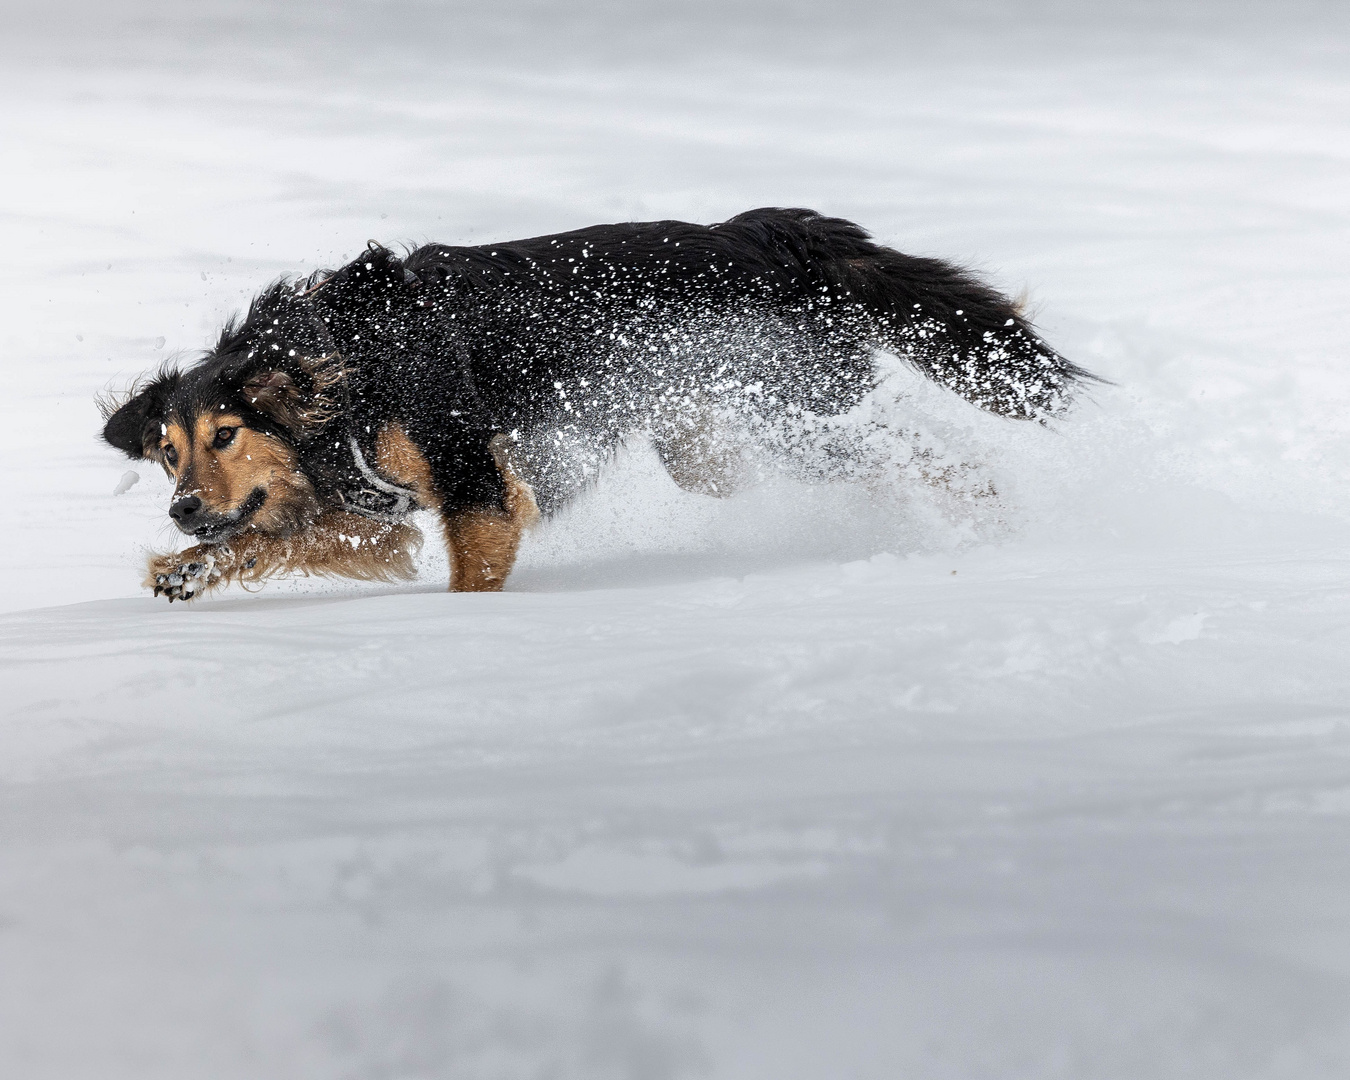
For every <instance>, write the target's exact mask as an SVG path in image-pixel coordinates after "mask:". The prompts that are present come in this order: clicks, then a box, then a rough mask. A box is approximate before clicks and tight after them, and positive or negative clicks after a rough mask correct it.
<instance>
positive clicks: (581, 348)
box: [104, 209, 1093, 512]
mask: <svg viewBox="0 0 1350 1080" xmlns="http://www.w3.org/2000/svg"><path fill="white" fill-rule="evenodd" d="M877 348H880V349H883V350H886V351H889V352H892V353H895V354H896V355H898V356H900V357H903V358H904V359H906V360H907V361H909V362H910V363H912V364H913V365H914V366H915V367H916V368H918V369H919V370H920V371H922V372H923V373H924V374H925V375H927V376H929V377H930V378H932V379H934V380H935V381H937V382H938V383H940V384H942V385H944V386H947V387H949V388H950V389H952V390H954V391H955V392H957V393H958V394H960V395H962V396H963V397H965V398H966V399H968V400H969V401H971V402H973V403H974V404H976V405H978V406H980V407H982V408H984V409H988V410H990V411H992V412H995V413H999V414H1001V415H1004V416H1009V417H1014V418H1018V419H1037V418H1042V417H1045V416H1049V415H1054V414H1056V413H1058V412H1060V411H1062V410H1063V409H1064V408H1065V407H1066V406H1067V404H1068V401H1069V398H1070V396H1071V393H1072V391H1073V389H1074V387H1075V385H1076V384H1078V383H1081V382H1082V381H1084V380H1088V379H1091V378H1093V377H1092V376H1091V375H1090V374H1089V373H1087V372H1086V371H1084V370H1083V369H1082V368H1079V367H1078V366H1076V365H1074V364H1072V363H1070V362H1069V361H1068V360H1066V359H1064V358H1063V357H1062V356H1060V355H1059V354H1058V353H1057V352H1055V351H1054V350H1053V349H1052V348H1050V347H1049V346H1048V345H1046V344H1045V343H1044V342H1043V341H1042V340H1041V339H1040V338H1039V337H1038V336H1037V334H1036V333H1035V331H1034V330H1033V329H1032V328H1031V326H1030V325H1029V324H1028V323H1027V322H1026V321H1025V319H1023V317H1022V316H1021V314H1020V313H1019V312H1018V310H1017V308H1016V307H1015V305H1013V304H1012V303H1011V302H1010V301H1009V300H1008V299H1006V298H1005V297H1003V296H1001V295H999V294H998V293H997V292H995V291H993V290H991V289H990V288H988V287H987V286H985V285H984V284H982V283H981V282H979V281H978V280H976V279H975V278H974V277H972V276H971V275H970V274H968V273H966V272H965V271H962V270H960V269H958V268H956V267H954V266H952V265H950V264H948V263H945V262H940V261H938V260H934V259H922V258H915V257H913V256H908V255H903V254H901V253H900V252H897V251H894V250H892V249H890V248H886V247H882V246H879V245H877V244H875V243H873V242H872V241H871V240H870V239H869V238H868V235H867V233H865V232H864V231H863V230H862V229H861V228H859V227H858V226H857V225H854V224H852V223H850V222H848V221H843V220H840V219H838V218H827V217H822V216H821V215H819V214H816V213H814V212H812V211H809V210H783V209H762V210H752V211H750V212H748V213H745V214H741V215H738V216H737V217H735V218H732V219H731V220H730V221H726V222H723V223H721V224H719V225H712V226H703V225H692V224H687V223H684V222H677V221H663V222H650V223H635V224H622V225H599V226H594V227H591V228H587V229H580V230H577V231H575V232H570V233H561V234H558V235H556V236H543V237H537V238H534V239H530V240H520V241H513V242H509V243H503V244H492V245H484V246H479V247H446V246H443V245H439V244H432V245H428V246H426V247H422V248H419V249H417V250H415V251H413V252H411V253H410V254H409V255H408V256H407V257H406V258H404V259H400V258H398V257H396V256H395V255H394V254H393V253H392V252H390V251H388V250H387V249H384V248H380V247H376V246H373V245H372V247H371V248H370V249H368V250H367V252H366V253H365V254H364V255H362V256H361V257H360V258H358V259H356V260H355V261H354V262H352V263H350V264H348V265H347V266H345V267H343V268H342V269H340V270H338V271H336V272H335V273H332V274H327V273H324V274H316V275H314V276H312V277H311V278H309V279H308V280H306V281H302V282H300V283H297V284H285V283H282V284H278V285H276V286H274V287H273V288H272V289H270V290H269V291H268V292H266V293H264V294H263V295H262V296H261V297H259V298H258V300H257V301H255V303H254V304H253V306H252V308H251V309H250V311H249V313H248V316H247V318H246V319H244V321H243V322H242V323H241V324H239V325H231V326H229V327H227V328H226V330H225V332H224V333H223V334H222V335H221V339H220V341H219V343H218V344H217V346H216V348H215V349H214V350H213V351H212V352H211V353H210V354H209V355H208V356H207V357H206V358H205V359H204V360H203V361H202V362H201V363H199V364H198V365H196V366H195V367H193V368H191V369H190V370H188V371H186V372H182V373H179V372H165V373H162V374H161V375H160V377H159V378H158V379H156V380H155V381H154V382H152V383H151V384H150V385H149V386H148V387H146V388H145V389H144V390H142V391H141V392H140V393H138V394H136V395H135V396H134V397H132V398H131V400H129V401H128V402H127V403H126V404H124V405H123V406H122V407H121V408H120V409H118V410H117V411H116V412H115V413H113V415H112V416H111V417H110V418H109V420H108V423H107V427H106V428H105V429H104V437H105V438H106V439H107V441H108V442H109V443H111V444H112V445H113V446H115V447H117V448H118V449H121V450H123V451H125V452H126V453H128V454H129V455H131V456H133V457H141V456H153V454H154V450H153V447H154V445H155V444H156V441H157V439H158V433H159V430H160V427H159V426H160V424H162V423H164V422H165V420H166V418H167V417H169V416H170V415H172V414H173V413H175V412H182V413H184V414H185V415H187V414H190V413H191V412H192V411H193V410H194V409H198V408H200V407H201V406H202V405H203V404H204V403H205V404H209V405H215V404H216V403H219V404H223V405H226V406H227V407H229V408H231V409H235V410H237V411H239V412H241V414H243V415H244V416H245V417H246V418H247V420H248V422H249V423H250V424H251V425H255V426H258V427H259V428H261V429H263V430H267V431H270V432H273V433H274V434H278V435H281V436H282V437H284V438H286V439H288V440H290V441H291V442H292V443H293V444H294V445H295V446H297V447H298V448H299V450H300V455H301V465H302V468H303V470H304V471H305V473H306V474H307V475H308V476H309V478H310V480H311V482H312V483H313V485H314V488H315V490H316V492H317V494H318V495H319V497H320V500H321V501H326V502H328V503H332V502H333V501H334V500H336V499H338V498H339V495H338V493H339V492H340V490H341V488H342V485H343V484H344V483H347V482H349V481H350V479H351V474H352V469H353V465H352V457H351V454H350V451H349V449H348V445H349V439H350V437H353V436H354V437H355V438H356V440H357V442H358V444H359V446H360V447H361V448H362V450H363V451H364V452H365V453H366V454H369V453H370V449H371V446H372V443H373V433H374V432H377V431H378V430H379V429H380V427H381V426H382V425H384V424H386V423H389V422H395V423H398V424H400V425H402V426H403V428H404V429H405V431H406V432H407V433H408V435H409V436H410V438H411V439H412V440H413V442H415V443H416V444H417V446H418V447H419V448H420V449H421V450H422V452H423V453H424V454H425V455H426V457H427V459H428V461H429V463H430V464H431V468H432V473H433V478H434V481H435V484H436V486H437V489H438V494H439V495H440V497H441V498H442V500H443V501H444V503H445V508H446V510H447V511H448V512H449V511H454V510H458V509H469V508H475V507H490V506H496V505H499V504H500V502H501V498H502V490H503V489H502V479H501V476H500V474H499V473H498V471H497V469H496V467H495V465H494V463H493V458H492V455H491V453H490V452H489V449H488V443H489V441H490V440H491V439H492V437H493V436H494V435H495V434H497V433H503V432H504V433H509V434H511V435H513V436H514V437H515V438H517V439H518V440H520V441H521V443H522V444H523V445H528V446H530V447H531V448H532V452H533V453H534V455H535V461H534V462H533V467H532V470H531V479H532V481H533V482H534V484H535V486H536V488H537V489H538V491H537V494H538V495H539V497H540V503H541V505H542V506H543V507H544V508H545V509H547V508H549V507H550V506H553V505H556V504H557V503H558V502H559V501H561V500H562V499H564V498H565V497H566V496H567V495H568V494H569V493H570V492H571V491H572V490H574V489H575V486H576V484H577V483H578V482H579V480H580V479H581V478H583V477H584V475H585V474H586V473H587V472H588V471H589V470H590V466H589V464H587V462H589V463H594V462H598V461H599V460H601V459H603V457H604V456H605V455H606V454H607V453H608V452H609V451H610V450H611V449H612V448H613V447H614V446H615V445H616V444H617V442H618V441H619V440H620V439H622V438H623V437H624V435H626V434H627V433H629V432H632V431H640V430H648V431H656V430H659V429H660V428H661V427H662V425H666V424H669V423H671V422H673V418H678V417H679V416H681V415H688V414H691V413H696V412H698V411H699V410H700V409H707V408H712V409H717V410H722V411H729V412H730V413H732V414H735V415H745V416H753V417H756V418H759V419H765V418H767V419H769V420H781V419H783V418H787V419H789V420H790V419H791V418H792V417H798V416H800V415H801V414H802V413H809V414H815V415H832V414H837V413H839V412H841V411H844V410H847V409H848V408H850V407H851V406H852V405H854V404H856V403H857V402H858V401H859V399H860V398H861V397H862V396H863V395H864V394H866V393H867V391H868V390H870V389H871V388H872V387H873V385H874V381H875V380H874V374H873V362H872V354H873V350H874V349H877ZM275 371H279V372H283V373H285V375H286V380H282V381H283V382H284V383H286V384H288V385H286V387H285V389H284V392H283V391H277V392H276V393H272V391H271V389H270V388H269V389H268V392H267V393H265V394H263V395H262V396H261V397H260V396H259V394H258V392H257V386H258V385H259V382H258V380H259V379H265V373H267V372H275ZM250 386H252V387H253V389H252V390H250V389H249V387H250ZM269 395H270V396H269ZM578 454H579V455H580V456H581V458H583V459H584V461H583V465H582V467H581V468H580V469H578V467H577V466H576V459H577V457H578Z"/></svg>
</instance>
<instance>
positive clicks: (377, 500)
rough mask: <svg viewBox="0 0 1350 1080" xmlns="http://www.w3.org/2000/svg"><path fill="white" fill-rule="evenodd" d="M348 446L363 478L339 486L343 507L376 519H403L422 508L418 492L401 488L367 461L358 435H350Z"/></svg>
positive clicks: (351, 511)
mask: <svg viewBox="0 0 1350 1080" xmlns="http://www.w3.org/2000/svg"><path fill="white" fill-rule="evenodd" d="M347 446H348V447H349V448H350V450H351V453H352V462H353V464H355V465H356V468H357V471H358V472H359V473H360V474H361V475H360V476H359V477H351V478H350V479H349V480H347V482H346V483H344V484H342V485H340V486H339V487H338V489H337V493H338V498H340V499H341V500H342V508H343V509H344V510H346V511H347V512H348V513H352V514H360V515H361V516H362V517H367V518H370V519H371V520H372V521H384V522H394V521H401V520H402V519H403V518H405V517H407V516H408V515H409V514H411V513H412V512H413V511H414V510H416V509H418V503H417V493H416V492H414V491H413V490H412V489H411V488H405V487H399V486H398V485H397V484H395V483H391V482H390V481H388V480H386V479H385V478H384V477H383V476H381V475H380V474H379V473H377V472H376V471H375V470H374V469H372V468H371V467H370V465H369V464H368V463H367V462H366V456H365V455H364V454H363V453H361V444H360V443H358V442H357V441H356V436H355V435H351V434H349V435H348V436H347Z"/></svg>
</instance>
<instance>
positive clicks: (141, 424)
mask: <svg viewBox="0 0 1350 1080" xmlns="http://www.w3.org/2000/svg"><path fill="white" fill-rule="evenodd" d="M177 384H178V373H177V372H176V371H169V372H164V373H163V374H161V375H160V376H159V377H158V378H157V379H155V381H154V382H152V383H150V385H149V386H146V387H145V388H144V389H141V390H133V391H132V394H131V396H130V397H128V398H127V399H126V400H124V401H121V402H120V404H119V399H112V400H109V401H107V402H106V403H105V404H104V406H103V412H104V416H106V417H107V423H105V424H104V425H103V439H104V441H105V442H106V443H108V445H109V446H113V447H115V448H117V449H118V450H121V451H122V453H124V454H126V455H127V457H132V458H145V457H148V456H149V451H150V448H151V447H153V446H154V445H156V443H158V441H159V435H160V427H161V425H162V424H163V423H164V416H165V413H166V411H167V407H168V403H169V394H170V393H171V392H172V391H173V388H174V387H175V386H176V385H177Z"/></svg>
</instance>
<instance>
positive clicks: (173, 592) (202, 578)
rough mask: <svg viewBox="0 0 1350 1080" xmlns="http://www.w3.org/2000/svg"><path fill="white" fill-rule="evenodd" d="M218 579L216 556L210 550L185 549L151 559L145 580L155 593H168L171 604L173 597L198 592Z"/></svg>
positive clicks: (185, 597) (181, 596)
mask: <svg viewBox="0 0 1350 1080" xmlns="http://www.w3.org/2000/svg"><path fill="white" fill-rule="evenodd" d="M184 559H186V560H187V561H182V560H184ZM219 580H220V570H219V568H218V567H217V566H216V560H215V556H213V555H212V554H211V553H210V552H209V551H185V552H181V553H180V554H177V555H160V556H157V557H156V558H153V559H151V560H150V574H149V576H148V577H147V578H146V581H145V583H146V585H148V586H149V587H151V588H153V589H154V590H155V595H156V596H167V597H168V598H169V603H171V604H172V603H173V602H174V601H175V600H191V599H192V598H193V597H194V596H200V595H201V594H202V593H204V592H206V590H207V589H209V588H211V586H213V585H214V584H216V582H218V581H219Z"/></svg>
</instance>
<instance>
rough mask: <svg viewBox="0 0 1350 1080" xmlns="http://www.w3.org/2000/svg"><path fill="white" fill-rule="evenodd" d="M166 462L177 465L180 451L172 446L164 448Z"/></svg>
mask: <svg viewBox="0 0 1350 1080" xmlns="http://www.w3.org/2000/svg"><path fill="white" fill-rule="evenodd" d="M164 460H165V461H167V462H168V463H169V464H170V465H177V464H178V451H177V450H175V449H174V448H173V447H172V446H166V447H165V448H164Z"/></svg>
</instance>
